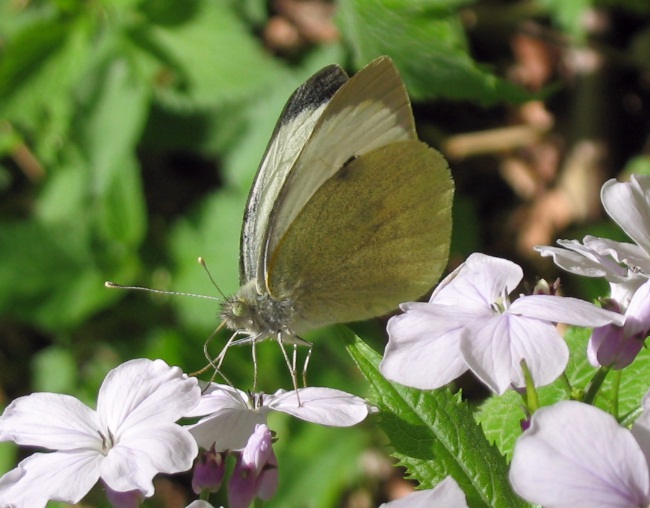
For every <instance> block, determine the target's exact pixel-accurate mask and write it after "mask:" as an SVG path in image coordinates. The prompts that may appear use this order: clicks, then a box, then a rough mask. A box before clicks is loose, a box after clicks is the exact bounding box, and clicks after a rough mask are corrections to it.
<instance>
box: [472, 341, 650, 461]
mask: <svg viewBox="0 0 650 508" xmlns="http://www.w3.org/2000/svg"><path fill="white" fill-rule="evenodd" d="M590 334H591V331H590V330H589V329H585V328H570V329H569V330H568V331H567V333H566V334H565V337H564V338H565V340H566V341H567V344H568V345H569V350H570V357H569V364H568V365H567V368H566V374H567V377H568V379H569V382H570V384H571V386H572V388H573V390H574V392H576V393H578V394H579V393H581V392H582V391H584V390H585V388H586V387H587V385H588V383H589V382H590V381H591V379H592V378H593V376H594V375H595V374H596V372H597V369H596V368H594V367H592V366H591V364H590V363H589V361H588V360H587V355H586V348H587V341H588V339H589V336H590ZM649 371H650V351H648V349H644V350H642V351H641V353H640V354H639V355H638V356H637V358H636V360H635V361H634V363H632V365H630V366H629V367H627V368H625V369H623V372H622V377H621V382H620V387H619V400H618V414H619V415H620V416H624V415H626V414H627V413H630V412H632V411H634V410H635V409H637V408H638V407H639V405H640V404H641V399H642V397H643V396H644V395H645V393H646V392H647V390H648V374H647V373H648V372H649ZM614 384H615V383H614V375H613V374H612V372H610V373H609V376H608V377H607V379H605V382H604V383H603V386H602V387H601V389H600V392H599V396H598V397H597V398H596V404H595V405H596V406H598V407H600V408H601V409H603V410H605V411H608V412H609V411H610V410H611V403H612V398H613V394H614ZM538 394H539V399H540V405H541V406H548V405H551V404H554V403H555V402H558V401H560V400H567V399H569V398H570V395H571V394H570V393H568V389H567V386H566V384H565V383H564V382H563V381H562V380H561V379H559V380H557V381H555V382H554V383H553V384H551V385H549V386H543V387H541V388H539V389H538ZM522 408H523V403H522V399H521V397H520V396H519V395H518V394H517V393H516V392H514V391H509V392H506V393H505V394H503V395H501V396H496V395H493V396H492V397H490V399H488V400H487V401H486V402H485V403H484V404H483V405H482V406H481V409H480V411H479V412H478V413H477V414H476V417H477V419H478V421H480V422H481V424H482V425H483V428H484V430H485V434H486V436H488V438H489V439H490V441H491V442H494V443H495V444H496V445H497V446H498V447H499V449H500V450H501V452H502V453H504V454H505V455H506V456H508V457H511V456H512V451H513V449H514V445H515V442H516V440H517V438H518V437H519V436H520V435H521V426H520V420H521V419H522V418H525V417H526V415H525V414H524V412H523V409H522Z"/></svg>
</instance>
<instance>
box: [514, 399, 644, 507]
mask: <svg viewBox="0 0 650 508" xmlns="http://www.w3.org/2000/svg"><path fill="white" fill-rule="evenodd" d="M510 482H511V483H512V485H513V487H514V489H515V491H516V492H517V493H518V494H519V495H520V496H522V497H523V498H524V499H526V500H528V501H530V502H533V503H539V504H542V505H544V506H546V507H558V508H559V507H567V508H569V507H571V508H572V507H621V508H623V507H631V506H647V505H648V503H650V495H649V494H648V491H649V489H650V480H649V479H648V464H647V463H646V460H645V457H644V456H643V453H642V452H641V450H640V448H639V445H638V444H637V442H636V441H635V440H634V438H633V437H632V434H631V433H630V431H628V430H627V429H624V428H623V427H621V426H619V424H618V423H617V422H616V420H615V419H614V418H613V417H612V416H611V415H609V414H607V413H605V412H604V411H601V410H600V409H597V408H595V407H593V406H589V405H587V404H583V403H580V402H575V401H562V402H558V403H557V404H554V405H553V406H549V407H545V408H542V409H540V410H538V411H537V412H536V413H535V414H534V415H533V417H532V421H531V426H530V428H529V429H528V430H527V431H526V432H524V434H523V436H521V437H520V438H519V439H518V440H517V444H516V445H515V450H514V456H513V459H512V463H511V467H510Z"/></svg>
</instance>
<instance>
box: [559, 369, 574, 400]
mask: <svg viewBox="0 0 650 508" xmlns="http://www.w3.org/2000/svg"><path fill="white" fill-rule="evenodd" d="M560 380H561V381H562V382H563V383H564V386H565V388H566V391H567V394H569V395H571V394H572V393H573V386H571V381H569V376H567V375H566V372H563V373H562V375H561V376H560Z"/></svg>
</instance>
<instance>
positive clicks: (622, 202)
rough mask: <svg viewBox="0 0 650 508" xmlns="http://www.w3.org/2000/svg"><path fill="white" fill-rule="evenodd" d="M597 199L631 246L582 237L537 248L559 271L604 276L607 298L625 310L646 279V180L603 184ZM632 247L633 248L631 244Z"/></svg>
mask: <svg viewBox="0 0 650 508" xmlns="http://www.w3.org/2000/svg"><path fill="white" fill-rule="evenodd" d="M600 198H601V201H602V202H603V206H604V208H605V210H606V211H607V213H608V214H609V216H610V217H611V218H612V219H613V220H614V222H616V224H618V225H619V226H620V228H621V229H622V230H623V231H625V233H627V235H628V236H629V237H630V238H631V239H632V240H634V244H631V243H623V242H615V241H613V240H608V239H606V238H597V237H594V236H586V237H585V238H584V239H583V244H582V245H581V244H580V242H578V241H577V240H559V241H558V242H557V243H558V244H559V245H561V246H562V247H564V249H560V248H557V247H548V246H539V247H535V249H536V250H537V251H538V252H540V254H541V255H542V256H552V257H553V261H554V262H555V264H557V265H558V266H559V267H560V268H563V269H564V270H567V271H569V272H572V273H575V274H578V275H584V276H586V277H604V278H605V279H606V280H607V281H608V282H609V283H610V286H611V297H612V298H613V299H615V300H616V301H617V302H618V303H619V304H620V305H621V308H622V309H623V310H625V309H626V308H627V306H628V304H629V302H630V300H631V299H632V295H633V294H634V292H635V291H636V289H637V288H638V287H639V286H641V284H643V283H644V282H645V281H646V280H648V278H650V177H649V176H645V175H632V177H631V179H630V181H629V182H617V181H616V180H614V179H612V180H609V181H608V182H605V184H604V185H603V187H602V189H601V191H600ZM635 244H636V245H635Z"/></svg>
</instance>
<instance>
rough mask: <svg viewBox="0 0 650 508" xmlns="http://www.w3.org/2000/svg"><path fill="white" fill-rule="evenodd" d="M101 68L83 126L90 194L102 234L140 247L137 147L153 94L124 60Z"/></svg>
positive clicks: (79, 128)
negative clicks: (150, 93)
mask: <svg viewBox="0 0 650 508" xmlns="http://www.w3.org/2000/svg"><path fill="white" fill-rule="evenodd" d="M98 70H99V71H100V73H99V74H98V75H97V78H98V79H97V81H96V82H95V84H96V85H97V87H96V88H94V89H93V93H92V94H91V96H90V97H89V98H88V101H87V102H86V104H85V107H84V109H83V111H81V112H80V114H79V121H78V125H77V133H78V136H79V137H80V139H81V146H82V150H83V153H84V155H85V158H86V161H87V164H88V168H87V170H88V171H89V172H90V173H91V175H92V181H91V188H90V189H88V192H89V195H90V196H91V199H92V200H93V206H94V207H96V208H95V210H96V213H97V220H98V226H99V229H98V232H99V233H100V234H101V236H102V237H104V238H105V239H106V240H108V241H117V242H120V243H123V244H126V245H129V246H137V245H138V244H139V242H140V241H141V240H142V237H143V236H144V233H145V228H146V218H145V205H144V195H143V191H142V182H141V178H140V168H139V164H138V161H137V159H136V157H135V148H136V146H137V143H138V140H139V139H140V136H141V132H142V129H143V126H144V124H145V121H146V118H147V113H148V111H149V91H148V90H147V89H146V88H145V87H144V86H143V84H142V83H140V82H139V81H138V79H137V76H135V75H134V74H133V72H132V71H131V69H130V67H129V65H128V63H127V61H125V60H123V59H116V60H110V61H108V62H106V65H105V67H103V68H101V69H98Z"/></svg>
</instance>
